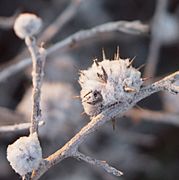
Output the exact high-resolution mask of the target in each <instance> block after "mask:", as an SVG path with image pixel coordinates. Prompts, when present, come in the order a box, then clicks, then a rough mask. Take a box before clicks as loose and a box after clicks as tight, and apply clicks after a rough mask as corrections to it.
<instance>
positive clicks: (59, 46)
mask: <svg viewBox="0 0 179 180" xmlns="http://www.w3.org/2000/svg"><path fill="white" fill-rule="evenodd" d="M111 32H123V33H127V34H132V35H145V34H147V33H148V32H149V27H148V25H145V24H142V23H141V22H140V21H131V22H128V21H116V22H109V23H105V24H102V25H99V26H96V27H93V28H91V29H87V30H81V31H78V32H76V33H75V34H72V35H71V36H69V37H67V38H66V39H64V40H62V41H60V42H57V43H56V44H54V45H53V46H52V47H50V48H49V49H47V55H51V54H53V53H54V52H55V51H57V50H58V51H62V50H64V49H65V50H68V49H71V48H72V47H74V46H75V45H80V44H81V42H82V41H85V40H87V39H92V38H94V37H96V36H98V35H101V34H105V33H111ZM30 64H31V60H30V59H29V58H26V59H23V60H21V61H19V62H18V63H16V64H13V65H10V66H9V67H6V68H4V69H3V70H1V72H0V83H1V82H3V81H5V80H6V79H7V78H8V77H10V76H12V75H14V74H16V73H18V72H20V71H22V70H23V69H25V68H26V67H28V66H29V65H30Z"/></svg>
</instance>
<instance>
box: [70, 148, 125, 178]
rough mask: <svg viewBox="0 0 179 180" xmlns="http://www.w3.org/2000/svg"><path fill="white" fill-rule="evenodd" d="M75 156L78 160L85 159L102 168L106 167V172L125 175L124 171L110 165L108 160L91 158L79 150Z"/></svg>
mask: <svg viewBox="0 0 179 180" xmlns="http://www.w3.org/2000/svg"><path fill="white" fill-rule="evenodd" d="M73 157H74V158H77V159H78V160H83V161H85V162H87V163H89V164H91V165H94V166H97V167H100V168H102V169H104V170H105V171H106V172H108V173H109V174H113V175H115V176H122V175H123V173H122V172H121V171H119V170H117V169H116V168H114V167H112V166H110V165H109V164H108V163H107V162H106V161H100V160H97V159H94V158H91V157H90V156H86V155H84V154H82V153H80V152H79V151H77V152H76V153H75V155H74V156H73Z"/></svg>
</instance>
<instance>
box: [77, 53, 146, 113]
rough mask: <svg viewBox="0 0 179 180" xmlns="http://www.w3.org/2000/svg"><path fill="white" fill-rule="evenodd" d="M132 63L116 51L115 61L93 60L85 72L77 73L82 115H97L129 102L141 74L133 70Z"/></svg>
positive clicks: (136, 88)
mask: <svg viewBox="0 0 179 180" xmlns="http://www.w3.org/2000/svg"><path fill="white" fill-rule="evenodd" d="M132 61H133V60H129V59H125V60H123V59H121V58H120V57H119V52H117V54H116V55H115V58H114V60H108V59H106V57H105V55H104V52H103V61H101V62H98V61H97V60H96V59H95V60H94V63H93V65H92V67H90V68H89V69H88V70H83V71H80V77H79V83H80V85H81V88H82V89H81V99H82V104H83V107H84V110H85V112H86V113H87V114H88V115H90V116H96V115H97V114H99V113H100V112H102V111H103V110H105V109H106V108H109V107H110V106H113V105H114V104H115V103H121V102H126V101H128V100H130V99H132V98H133V97H134V95H135V93H136V92H138V91H139V89H140V87H141V85H142V83H143V81H142V79H141V73H140V72H139V71H138V70H137V69H135V68H134V67H132Z"/></svg>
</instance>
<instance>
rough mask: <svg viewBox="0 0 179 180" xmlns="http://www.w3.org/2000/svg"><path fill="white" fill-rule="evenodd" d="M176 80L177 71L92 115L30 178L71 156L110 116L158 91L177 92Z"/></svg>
mask: <svg viewBox="0 0 179 180" xmlns="http://www.w3.org/2000/svg"><path fill="white" fill-rule="evenodd" d="M176 80H179V71H177V72H175V73H173V74H171V75H169V76H167V77H165V78H163V79H162V80H160V81H158V82H155V83H153V84H151V85H148V86H146V87H143V88H141V90H140V91H139V92H137V93H136V94H135V96H134V98H133V99H131V100H129V101H127V102H123V103H116V105H115V106H112V107H111V106H110V108H108V109H106V110H105V111H103V112H102V113H100V114H99V115H97V116H96V117H94V118H93V119H92V120H91V121H90V122H89V123H88V124H87V125H86V126H84V127H83V128H82V129H81V131H80V132H79V133H77V134H76V135H75V136H74V137H73V138H72V139H71V140H70V141H68V142H67V143H66V144H65V145H64V146H63V147H62V148H61V149H59V150H57V151H56V152H55V153H53V154H52V155H50V156H49V157H48V158H46V159H45V160H44V161H43V162H42V163H41V165H40V166H39V168H38V169H37V170H36V171H34V172H33V173H32V180H36V179H39V178H40V177H41V176H42V175H43V174H44V173H45V172H46V171H47V170H48V169H49V168H51V167H52V166H54V165H55V164H57V163H59V162H60V161H62V160H63V159H65V158H67V157H70V156H71V157H73V156H74V155H75V153H76V152H77V151H78V147H79V145H80V144H82V143H83V142H84V141H85V140H86V139H87V138H88V136H89V135H90V134H91V133H93V132H94V131H95V130H96V129H98V128H99V127H101V126H102V125H103V124H104V123H106V122H107V121H109V120H111V119H112V118H114V117H116V116H118V117H121V116H122V115H123V114H124V113H125V112H126V111H128V110H129V109H131V108H132V107H133V106H134V105H135V104H136V103H137V102H139V101H140V100H142V99H144V98H146V97H148V96H150V95H151V94H153V93H156V92H158V91H168V92H170V93H174V94H177V93H179V86H175V85H174V84H173V83H174V82H175V81H176Z"/></svg>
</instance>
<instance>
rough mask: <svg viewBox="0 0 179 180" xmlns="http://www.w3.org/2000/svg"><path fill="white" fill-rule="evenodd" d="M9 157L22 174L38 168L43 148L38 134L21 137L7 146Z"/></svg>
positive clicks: (13, 165)
mask: <svg viewBox="0 0 179 180" xmlns="http://www.w3.org/2000/svg"><path fill="white" fill-rule="evenodd" d="M7 159H8V161H9V162H10V165H11V166H12V168H13V169H14V170H15V171H16V172H17V173H18V174H20V175H21V176H24V175H25V174H27V173H29V172H32V171H33V170H36V169H37V168H38V167H39V164H40V162H41V160H42V149H41V147H40V143H39V140H38V138H37V134H36V133H34V134H32V135H30V136H28V137H26V136H24V137H20V138H19V139H18V140H17V141H15V142H14V143H13V144H11V145H9V146H8V148H7Z"/></svg>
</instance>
